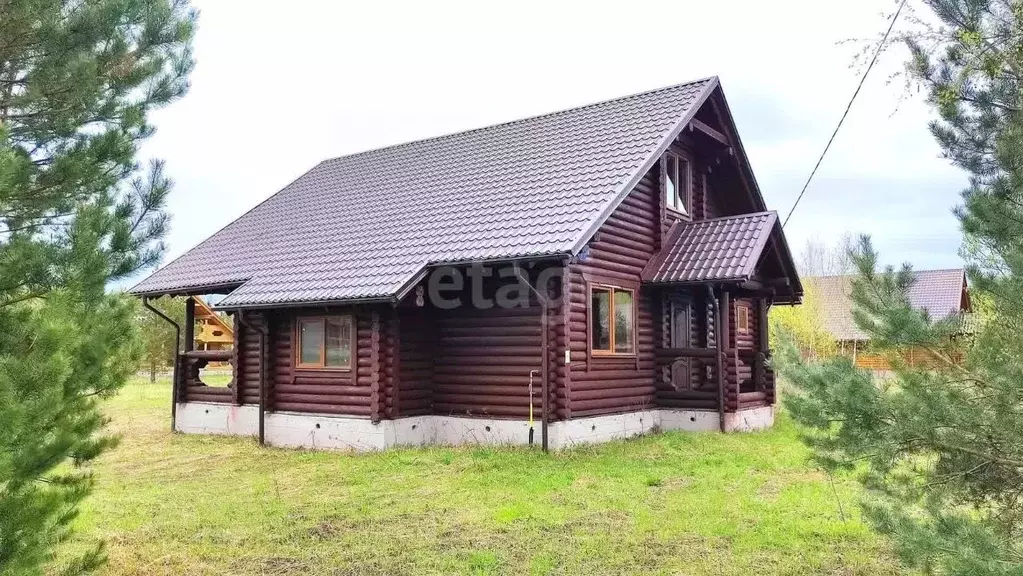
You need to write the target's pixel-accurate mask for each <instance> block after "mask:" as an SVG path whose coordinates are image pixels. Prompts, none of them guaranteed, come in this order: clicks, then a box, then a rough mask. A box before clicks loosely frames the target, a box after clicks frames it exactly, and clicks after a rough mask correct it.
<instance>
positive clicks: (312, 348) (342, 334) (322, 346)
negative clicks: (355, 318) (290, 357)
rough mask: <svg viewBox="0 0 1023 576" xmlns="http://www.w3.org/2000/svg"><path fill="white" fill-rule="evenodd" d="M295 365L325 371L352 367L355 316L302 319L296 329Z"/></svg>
mask: <svg viewBox="0 0 1023 576" xmlns="http://www.w3.org/2000/svg"><path fill="white" fill-rule="evenodd" d="M295 342H296V343H297V346H296V347H295V348H296V350H295V366H296V367H298V368H314V369H326V370H349V369H351V367H352V317H351V316H319V317H306V318H299V319H298V322H297V323H296V326H295Z"/></svg>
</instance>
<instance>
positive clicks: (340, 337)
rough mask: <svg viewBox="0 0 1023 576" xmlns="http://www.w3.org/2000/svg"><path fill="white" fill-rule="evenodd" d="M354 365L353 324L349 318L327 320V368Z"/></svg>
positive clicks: (325, 362)
mask: <svg viewBox="0 0 1023 576" xmlns="http://www.w3.org/2000/svg"><path fill="white" fill-rule="evenodd" d="M351 363H352V323H351V320H350V319H349V318H327V358H326V360H325V361H324V364H325V365H326V366H333V367H338V366H342V367H343V366H350V365H351Z"/></svg>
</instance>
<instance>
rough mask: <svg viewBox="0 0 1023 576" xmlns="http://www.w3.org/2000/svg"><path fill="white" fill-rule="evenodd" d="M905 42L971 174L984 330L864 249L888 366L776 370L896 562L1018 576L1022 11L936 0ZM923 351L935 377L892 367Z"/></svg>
mask: <svg viewBox="0 0 1023 576" xmlns="http://www.w3.org/2000/svg"><path fill="white" fill-rule="evenodd" d="M925 4H926V5H927V7H929V8H930V9H931V11H932V12H933V14H934V16H935V17H936V19H937V21H938V22H939V24H938V25H934V26H930V25H928V24H927V22H928V19H927V18H922V19H919V20H917V23H918V24H920V25H922V26H923V28H920V27H917V28H915V29H914V30H913V31H912V32H911V33H908V34H906V35H905V36H904V37H903V39H904V40H905V41H906V44H907V45H908V46H909V48H910V52H911V55H912V58H911V62H910V66H909V71H910V75H911V78H912V79H913V80H914V81H916V82H919V83H921V84H922V85H923V86H924V87H925V88H926V90H927V94H928V96H929V99H930V102H931V103H932V104H933V105H934V107H935V108H936V110H937V112H938V114H939V120H936V121H935V122H934V123H933V124H932V126H931V129H932V132H933V134H934V136H935V137H936V139H937V140H938V142H939V144H940V145H941V147H942V149H943V151H944V154H945V155H946V157H947V158H949V159H950V160H951V161H952V162H953V163H955V164H956V165H957V166H959V167H961V168H963V169H965V170H966V171H967V172H968V173H969V175H970V185H969V187H968V188H967V189H966V190H965V191H964V192H963V195H962V197H963V202H962V205H961V206H959V207H958V209H957V214H958V216H959V218H960V220H961V222H962V228H963V231H964V233H965V236H966V242H965V243H964V255H965V256H966V257H967V259H968V263H969V265H970V270H969V271H970V278H971V282H972V289H973V292H974V293H975V294H976V295H977V296H979V299H980V300H981V301H983V302H984V303H985V312H986V313H985V314H984V321H983V322H981V323H979V325H978V328H977V329H978V330H979V331H978V332H977V333H976V334H974V335H973V336H972V337H964V336H963V335H962V334H961V333H962V325H961V323H960V320H959V319H957V318H954V317H953V318H950V319H945V320H941V321H935V320H934V319H932V318H930V317H929V316H928V315H927V314H926V313H925V312H922V311H920V310H915V309H913V308H912V307H911V306H910V304H909V300H908V297H907V293H908V290H909V288H910V286H911V285H912V282H913V275H912V270H911V269H910V268H909V267H908V266H905V267H903V268H901V269H899V270H894V269H892V268H886V269H879V267H878V265H877V254H876V253H875V252H874V250H873V248H872V246H871V244H870V242H869V239H863V240H862V241H861V243H860V245H859V247H858V248H857V249H856V250H855V253H854V262H855V264H856V268H857V272H858V277H857V279H856V280H855V281H854V282H853V293H852V299H853V303H854V317H855V319H856V322H857V324H858V325H859V326H860V327H861V328H862V329H863V330H864V331H866V332H867V333H868V334H869V335H870V337H871V341H872V346H874V347H875V348H876V349H877V350H879V351H881V352H883V353H886V354H888V355H889V356H890V357H891V358H892V359H893V362H895V370H894V375H893V376H892V377H891V378H887V379H882V378H878V377H875V376H872V375H871V374H870V373H867V372H864V371H860V370H857V369H855V368H854V367H853V366H852V363H851V362H850V361H849V360H848V359H845V358H834V359H830V360H827V361H823V362H810V363H807V362H803V361H802V360H801V359H800V358H799V357H798V354H796V352H795V350H794V348H793V347H792V346H788V347H783V348H784V350H783V351H782V353H781V354H779V357H778V358H777V364H778V365H779V368H780V369H781V372H782V374H783V375H784V376H785V377H787V378H788V379H789V380H790V382H791V383H792V384H794V386H795V388H796V389H797V390H798V393H797V394H796V395H795V396H793V397H791V398H789V400H788V402H787V406H788V407H789V408H790V410H791V412H792V414H793V416H794V418H795V419H796V420H797V421H798V422H799V423H800V424H802V425H803V426H804V430H805V438H806V440H807V442H808V443H809V445H810V446H811V447H812V448H813V449H814V453H815V456H816V458H817V460H818V461H819V462H820V463H821V464H822V465H824V466H825V467H827V468H829V469H846V470H849V471H852V472H854V473H856V474H857V475H858V476H859V477H860V478H861V479H862V481H863V483H864V485H865V486H866V488H867V489H868V491H867V494H868V497H867V500H866V501H865V503H864V510H865V512H866V517H867V518H868V519H869V520H870V521H871V522H872V523H873V525H874V526H875V527H876V528H878V529H879V530H880V531H881V532H883V533H885V534H888V535H890V536H891V537H892V540H893V542H894V543H895V546H896V548H897V550H898V552H899V554H900V557H901V558H902V559H903V561H904V562H905V563H906V564H907V565H908V566H911V567H914V568H918V569H923V570H925V571H927V572H928V573H939V574H956V575H967V574H969V575H983V574H997V575H1008V574H1023V346H1020V339H1021V334H1023V332H1021V328H1023V306H1021V304H1023V116H1021V110H1023V94H1021V87H1023V84H1021V80H1023V77H1021V74H1023V34H1021V30H1023V4H1020V3H1019V2H1016V1H1011V0H928V1H926V2H925ZM910 348H916V349H924V350H927V351H928V352H929V355H930V357H931V360H932V361H931V362H930V365H929V366H927V367H913V366H906V365H905V364H904V363H901V362H900V361H899V359H900V357H901V354H902V353H903V352H905V351H906V350H908V349H910Z"/></svg>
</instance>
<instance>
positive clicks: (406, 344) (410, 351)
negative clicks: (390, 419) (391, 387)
mask: <svg viewBox="0 0 1023 576" xmlns="http://www.w3.org/2000/svg"><path fill="white" fill-rule="evenodd" d="M398 318H399V320H400V338H399V340H400V347H399V355H400V360H399V363H398V365H399V375H400V376H399V382H400V384H399V388H400V392H399V395H400V409H399V412H398V413H399V414H400V415H401V416H416V415H420V414H430V413H431V412H432V411H433V357H434V340H435V332H436V330H435V329H434V326H433V323H432V322H431V320H430V315H429V313H428V311H427V310H425V309H423V308H401V309H399V311H398Z"/></svg>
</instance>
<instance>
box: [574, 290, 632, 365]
mask: <svg viewBox="0 0 1023 576" xmlns="http://www.w3.org/2000/svg"><path fill="white" fill-rule="evenodd" d="M594 290H601V291H607V292H610V293H611V294H610V300H609V302H608V315H609V318H608V328H609V331H610V334H609V336H610V349H609V350H600V349H597V348H594V347H593V331H594V322H593V292H594ZM615 292H628V293H629V294H631V295H632V352H616V351H615V327H614V317H615ZM637 293H638V290H637V289H635V288H626V287H624V286H616V285H614V284H603V283H591V284H588V286H587V295H588V298H587V299H586V319H587V326H586V328H587V330H586V332H587V334H586V349H587V351H589V353H590V356H592V357H594V358H635V357H636V355H637V350H636V347H637V337H636V332H638V326H636V320H637V318H636V307H637V306H638V305H639V303H638V302H637V301H636V294H637Z"/></svg>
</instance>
